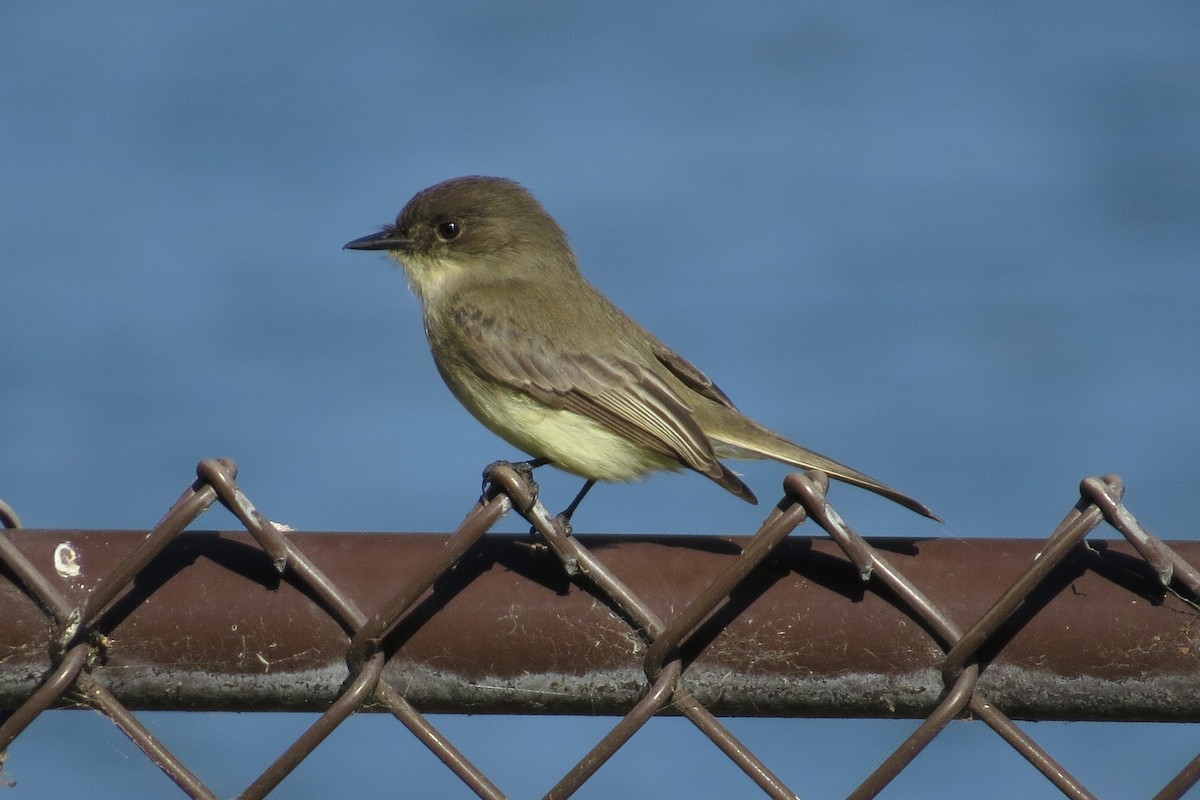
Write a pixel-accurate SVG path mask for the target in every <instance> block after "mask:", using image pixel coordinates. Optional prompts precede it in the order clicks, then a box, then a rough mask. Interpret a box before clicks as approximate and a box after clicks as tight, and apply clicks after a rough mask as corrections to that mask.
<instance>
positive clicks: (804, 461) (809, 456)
mask: <svg viewBox="0 0 1200 800" xmlns="http://www.w3.org/2000/svg"><path fill="white" fill-rule="evenodd" d="M718 413H720V412H718ZM721 415H722V417H724V419H722V420H721V422H722V424H721V425H720V426H718V427H719V428H720V430H719V432H717V433H713V432H711V429H710V432H709V438H710V439H711V441H712V443H713V447H714V449H715V450H716V452H717V455H718V456H722V457H726V458H746V459H750V458H770V459H773V460H775V461H782V462H783V463H785V464H791V465H792V466H795V467H800V468H801V469H819V470H821V471H822V472H824V473H825V474H827V475H828V476H829V477H831V478H836V479H838V480H840V481H845V482H846V483H850V484H854V485H855V486H861V487H862V488H863V489H867V490H868V491H872V492H875V494H878V495H882V496H883V497H886V498H888V499H889V500H892V501H894V502H896V503H899V504H900V505H902V506H904V507H905V508H907V509H911V510H912V511H915V512H917V513H918V514H920V515H922V516H925V517H929V518H930V519H934V520H937V521H938V522H941V521H942V518H941V517H939V516H938V515H937V514H934V513H933V512H932V511H930V510H929V507H928V506H926V505H925V504H924V503H921V502H918V501H916V500H914V499H913V498H911V497H909V496H908V495H906V494H904V493H903V492H899V491H897V490H895V489H893V488H892V487H890V486H888V485H887V484H886V483H881V482H880V481H877V480H875V479H874V478H872V477H871V476H870V475H866V474H864V473H862V472H859V471H858V470H856V469H854V468H852V467H848V466H846V465H845V464H842V463H841V462H838V461H834V460H833V459H832V458H829V457H828V456H823V455H821V454H820V453H814V452H813V451H812V450H809V449H808V448H807V447H801V446H800V445H798V444H796V443H795V442H791V441H788V440H787V439H785V438H784V437H782V436H780V435H779V434H777V433H775V432H774V431H772V430H770V429H768V428H764V427H763V426H762V425H759V424H758V423H756V422H754V421H753V420H751V419H748V418H746V417H743V416H742V415H741V414H738V413H737V412H736V411H735V412H733V413H732V414H724V413H722V414H721Z"/></svg>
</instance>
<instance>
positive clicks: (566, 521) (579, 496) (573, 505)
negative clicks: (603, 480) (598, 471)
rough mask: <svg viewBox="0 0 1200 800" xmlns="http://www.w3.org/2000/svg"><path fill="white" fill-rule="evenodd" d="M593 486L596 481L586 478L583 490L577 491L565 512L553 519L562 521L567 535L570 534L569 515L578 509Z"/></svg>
mask: <svg viewBox="0 0 1200 800" xmlns="http://www.w3.org/2000/svg"><path fill="white" fill-rule="evenodd" d="M595 485H596V480H595V479H594V478H588V480H587V481H586V482H585V483H584V484H583V488H582V489H580V490H579V494H577V495H575V499H574V500H572V501H571V505H569V506H567V508H566V510H565V511H563V512H562V513H561V514H559V515H558V516H557V517H555V519H558V520H561V521H562V523H563V525H564V527H566V530H567V533H570V532H571V515H572V514H574V513H575V509H577V508H579V504H580V503H582V502H583V498H584V497H586V496H587V493H588V492H590V491H591V490H592V487H593V486H595Z"/></svg>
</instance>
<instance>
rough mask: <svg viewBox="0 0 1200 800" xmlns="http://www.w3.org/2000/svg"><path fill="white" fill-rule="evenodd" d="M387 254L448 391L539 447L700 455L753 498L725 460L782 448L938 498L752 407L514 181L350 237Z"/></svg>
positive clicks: (543, 457) (875, 488)
mask: <svg viewBox="0 0 1200 800" xmlns="http://www.w3.org/2000/svg"><path fill="white" fill-rule="evenodd" d="M344 249H349V250H376V251H386V253H387V254H388V255H389V256H390V257H391V258H392V259H393V260H394V261H396V262H397V263H398V264H399V265H400V267H401V268H402V269H403V271H404V273H405V275H406V277H407V279H408V283H409V285H410V287H411V289H412V291H413V293H414V294H415V295H416V297H417V299H418V300H419V301H420V303H421V308H422V314H423V317H424V324H425V334H426V337H427V339H428V343H429V349H430V351H431V353H432V355H433V360H434V362H435V363H436V365H437V368H438V371H439V373H440V374H441V376H442V379H443V380H444V381H445V383H446V385H447V386H448V387H449V389H450V391H451V393H453V395H454V396H455V397H456V398H457V399H458V401H459V402H460V403H462V405H463V406H465V407H466V409H467V410H468V411H469V412H470V413H471V414H472V415H474V416H475V417H476V418H477V419H478V420H479V421H480V422H481V423H483V425H485V426H486V427H487V428H489V429H490V430H492V431H493V432H494V433H496V434H497V435H498V436H500V438H502V439H504V440H506V441H507V442H509V443H510V444H512V445H513V446H515V447H517V448H518V449H520V450H522V451H524V452H526V453H528V454H529V455H530V456H532V457H533V458H532V459H531V460H530V461H529V462H525V463H526V464H528V465H529V466H530V467H536V466H542V465H544V464H552V465H554V466H556V467H558V468H560V469H563V470H565V471H567V472H569V473H573V474H575V475H578V476H581V477H583V478H585V483H584V486H583V489H582V490H581V491H580V493H579V495H578V496H577V497H576V498H575V500H574V501H573V502H572V503H571V505H570V506H569V507H568V508H567V510H566V511H565V512H564V513H563V516H565V517H566V518H567V519H568V520H569V519H570V516H571V514H572V513H574V511H575V509H576V508H577V506H578V504H579V502H580V501H581V500H582V499H583V496H584V495H586V494H587V492H588V491H589V490H590V489H591V488H592V486H593V485H594V484H595V483H596V481H606V482H624V481H632V480H637V479H640V478H643V477H645V476H647V475H649V474H651V473H654V472H658V471H679V470H681V469H689V470H693V471H695V472H698V473H699V474H701V475H703V476H705V477H706V478H709V479H710V480H712V481H713V482H715V483H716V484H717V485H719V486H721V487H723V488H724V489H726V490H728V491H729V492H731V493H732V494H734V495H735V496H737V497H739V498H741V499H742V500H745V501H747V502H749V503H757V502H758V501H757V498H756V497H755V495H754V492H752V491H751V489H750V487H749V486H747V485H746V483H745V482H744V481H743V480H742V479H741V478H740V477H739V476H738V475H737V474H736V473H734V472H733V471H732V470H731V469H729V468H728V467H727V466H726V465H725V464H724V463H722V461H721V459H723V458H731V459H764V458H765V459H773V460H775V461H779V462H783V463H785V464H789V465H792V466H795V467H799V468H801V469H816V470H821V471H822V472H825V473H826V474H827V475H829V476H830V477H831V478H835V479H837V480H840V481H843V482H845V483H848V484H852V485H855V486H859V487H862V488H863V489H867V490H869V491H871V492H874V493H876V494H879V495H882V496H883V497H886V498H888V499H890V500H893V501H895V502H896V503H899V504H900V505H901V506H904V507H905V508H908V509H911V510H912V511H915V512H916V513H918V514H921V515H923V516H926V517H929V518H931V519H934V520H939V521H940V519H939V517H938V516H937V515H936V514H934V513H933V512H932V511H931V510H930V509H929V508H928V507H927V506H925V505H924V504H923V503H920V502H918V501H917V500H915V499H913V498H911V497H909V496H908V495H906V494H903V493H902V492H900V491H897V490H896V489H893V488H892V487H890V486H888V485H886V484H884V483H882V482H880V481H878V480H876V479H875V478H872V477H870V476H868V475H866V474H864V473H862V472H859V471H858V470H856V469H853V468H851V467H848V466H846V465H845V464H842V463H840V462H838V461H835V460H833V459H831V458H829V457H827V456H823V455H821V454H819V453H816V452H814V451H812V450H810V449H808V448H806V447H803V446H801V445H799V444H796V443H794V442H792V441H790V440H789V439H787V438H785V437H784V436H782V435H780V434H778V433H775V432H774V431H772V430H770V429H768V428H766V427H764V426H763V425H760V424H759V423H757V422H755V421H754V420H752V419H750V418H749V417H747V416H745V415H744V414H742V412H741V411H739V410H738V408H737V407H736V406H735V405H734V403H733V401H732V400H730V399H729V396H728V395H727V394H725V392H724V391H722V390H721V389H720V387H718V386H717V384H716V383H715V382H713V380H712V379H711V378H709V377H708V376H707V375H706V374H705V373H704V372H702V371H701V370H700V369H699V368H697V367H696V366H694V365H693V364H692V363H691V362H690V361H688V360H687V359H685V358H684V357H683V356H681V355H679V354H678V353H677V352H676V351H675V350H673V349H671V348H670V347H668V346H667V345H666V344H664V343H663V342H662V341H661V340H659V339H658V338H657V337H655V336H654V335H653V334H652V333H650V332H649V331H648V330H646V329H645V328H644V327H642V325H640V324H639V323H638V322H636V321H635V320H634V319H633V318H632V317H630V316H629V315H628V314H626V313H625V312H624V311H622V310H621V309H620V308H618V307H617V306H616V305H615V304H613V303H612V302H611V301H610V300H609V299H608V298H607V297H605V296H604V295H603V294H602V293H601V292H600V291H599V290H598V289H597V288H595V287H594V286H593V285H592V284H591V283H590V282H589V281H588V280H587V279H586V278H585V277H584V276H583V274H582V272H581V271H580V268H579V265H578V262H577V260H576V257H575V254H574V251H573V250H572V249H571V246H570V244H569V242H568V240H567V235H566V233H565V232H564V231H563V229H562V228H561V227H560V226H559V224H558V222H556V221H555V219H554V218H553V217H552V216H551V215H550V214H549V212H547V211H546V209H545V208H544V207H543V206H542V204H541V203H540V202H538V200H537V199H536V198H535V197H534V196H533V194H532V193H531V192H530V191H529V190H527V189H526V188H525V187H524V186H522V185H521V184H519V183H517V182H516V181H513V180H510V179H507V178H499V177H488V176H482V175H470V176H465V177H459V178H452V179H450V180H446V181H443V182H441V183H438V184H436V185H434V186H430V187H428V188H426V189H423V190H421V191H420V192H418V193H417V194H416V195H414V196H413V198H412V199H411V200H409V201H408V203H407V204H406V205H405V206H404V208H403V209H402V210H401V211H400V214H399V215H398V216H397V217H396V221H395V223H394V224H391V225H387V226H384V227H383V228H382V229H381V230H379V231H377V232H376V233H372V234H368V235H367V236H363V237H361V238H357V239H354V240H353V241H350V242H348V243H347V244H346V245H344Z"/></svg>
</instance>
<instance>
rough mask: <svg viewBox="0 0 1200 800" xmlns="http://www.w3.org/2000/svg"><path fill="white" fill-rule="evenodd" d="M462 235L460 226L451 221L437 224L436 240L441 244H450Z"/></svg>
mask: <svg viewBox="0 0 1200 800" xmlns="http://www.w3.org/2000/svg"><path fill="white" fill-rule="evenodd" d="M461 233H462V226H461V225H459V224H458V223H457V222H455V221H454V220H452V219H448V220H446V221H445V222H439V223H438V225H437V235H438V238H439V239H441V240H442V241H443V242H450V241H453V240H455V239H457V238H458V236H459V234H461Z"/></svg>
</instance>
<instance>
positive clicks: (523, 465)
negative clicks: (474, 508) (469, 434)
mask: <svg viewBox="0 0 1200 800" xmlns="http://www.w3.org/2000/svg"><path fill="white" fill-rule="evenodd" d="M549 463H550V459H548V458H531V459H529V460H528V461H493V462H492V463H490V464H488V465H487V466H486V467H484V470H483V493H484V494H487V487H488V482H489V480H490V477H491V474H492V470H494V469H496V468H497V467H510V468H512V469H514V470H516V471H517V473H518V474H519V475H520V476H521V477H522V478H524V479H525V482H526V483H528V484H529V488H530V490H531V491H532V492H533V493H534V494H535V495H536V494H537V491H538V485H537V481H535V480H534V479H533V471H534V470H535V469H537V468H538V467H544V466H546V465H547V464H549Z"/></svg>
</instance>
